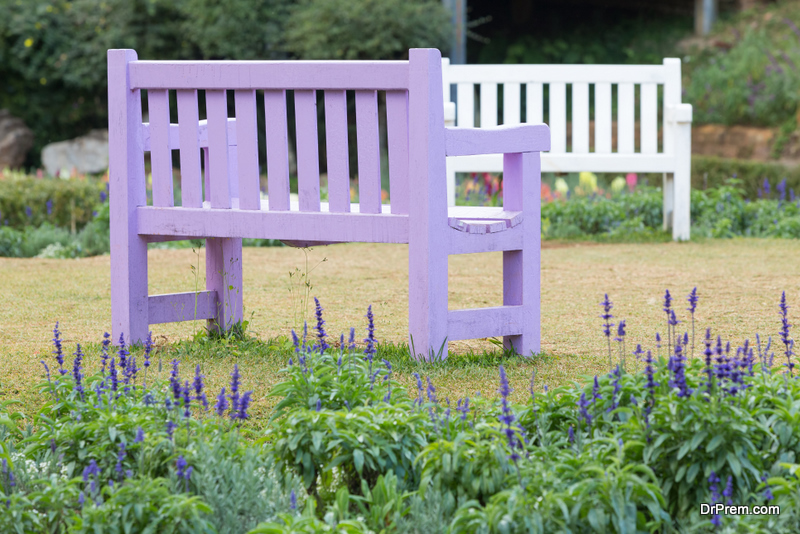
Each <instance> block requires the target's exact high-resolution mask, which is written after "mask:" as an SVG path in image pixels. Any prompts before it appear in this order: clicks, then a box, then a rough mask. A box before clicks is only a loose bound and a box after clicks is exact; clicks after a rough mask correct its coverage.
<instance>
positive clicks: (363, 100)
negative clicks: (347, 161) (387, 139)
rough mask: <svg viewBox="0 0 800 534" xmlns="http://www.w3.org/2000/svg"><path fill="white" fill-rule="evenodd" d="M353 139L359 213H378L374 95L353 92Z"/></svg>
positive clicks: (378, 178)
mask: <svg viewBox="0 0 800 534" xmlns="http://www.w3.org/2000/svg"><path fill="white" fill-rule="evenodd" d="M356 139H357V144H358V199H359V200H358V203H359V206H360V212H361V213H380V212H381V153H380V136H379V133H378V92H377V91H356Z"/></svg>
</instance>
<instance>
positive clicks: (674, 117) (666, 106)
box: [442, 58, 692, 240]
mask: <svg viewBox="0 0 800 534" xmlns="http://www.w3.org/2000/svg"><path fill="white" fill-rule="evenodd" d="M442 66H443V76H444V99H445V102H448V103H449V101H450V85H451V84H453V85H455V86H456V93H457V98H456V104H455V105H456V107H457V109H456V110H455V112H453V111H451V112H450V113H451V115H455V119H456V124H457V125H458V126H464V127H472V126H476V118H477V119H478V122H479V124H480V126H481V127H487V126H490V127H491V126H495V125H497V124H498V114H499V113H498V112H499V109H498V85H503V101H504V104H503V109H502V114H503V117H502V123H503V124H506V125H513V124H520V123H521V122H522V121H521V117H520V115H521V107H522V105H521V99H522V94H523V92H524V94H525V102H526V107H527V110H526V114H527V118H526V121H525V122H530V123H540V122H542V116H543V111H542V110H543V85H544V84H548V85H549V120H548V125H549V126H550V129H551V132H552V148H551V150H550V151H549V152H545V153H543V154H542V172H581V171H592V172H661V173H664V181H663V191H664V228H665V229H667V228H670V227H671V228H672V236H673V239H675V240H687V239H689V236H690V226H691V224H690V205H691V198H690V189H691V154H692V128H691V126H692V106H691V105H690V104H683V103H681V61H680V59H674V58H666V59H664V63H663V64H662V65H450V62H449V60H448V59H447V58H445V59H444V60H443V62H442ZM523 84H524V88H523V87H522V86H523ZM568 84H569V85H571V86H572V89H571V91H572V117H571V119H572V147H571V151H569V152H568V151H567V148H568V147H567V128H568V122H567V85H568ZM612 84H616V85H617V102H618V107H617V132H618V136H617V144H618V148H617V151H616V152H612V142H611V141H612V106H611V101H612ZM475 85H479V86H480V99H479V102H475V98H474V86H475ZM590 85H594V104H595V113H594V114H595V116H594V118H595V123H594V134H595V135H594V146H593V147H591V148H592V149H593V151H590V146H589V134H590V131H589V128H590V121H589V119H590V117H589V94H590V92H589V86H590ZM636 85H639V86H640V95H641V96H640V103H641V109H640V116H641V122H640V139H641V142H640V149H639V151H638V152H636V151H635V146H634V144H635V143H634V139H635V136H636V131H635V109H634V104H635V101H634V96H635V86H636ZM659 85H662V86H663V100H662V103H661V107H662V109H663V151H661V152H659V151H658V118H659V113H658V107H659V102H658V86H659ZM475 104H478V106H477V107H478V110H477V112H476V110H475V108H476V105H475ZM501 170H502V160H501V158H499V157H497V156H494V155H479V156H472V157H469V158H454V159H449V160H448V180H447V185H448V201H449V205H451V206H452V205H454V204H455V173H456V172H500V171H501ZM668 173H671V175H670V174H668Z"/></svg>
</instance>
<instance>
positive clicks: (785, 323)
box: [780, 291, 794, 375]
mask: <svg viewBox="0 0 800 534" xmlns="http://www.w3.org/2000/svg"><path fill="white" fill-rule="evenodd" d="M780 309H781V313H780V315H781V341H782V342H783V344H784V346H785V347H786V350H785V351H784V355H785V356H786V363H785V364H784V365H786V368H787V369H789V374H790V375H794V372H793V371H792V369H794V363H792V355H793V352H792V347H793V344H792V339H791V338H790V337H789V328H791V326H792V325H791V324H789V319H788V311H789V306H787V305H786V291H784V292H783V293H782V294H781V304H780Z"/></svg>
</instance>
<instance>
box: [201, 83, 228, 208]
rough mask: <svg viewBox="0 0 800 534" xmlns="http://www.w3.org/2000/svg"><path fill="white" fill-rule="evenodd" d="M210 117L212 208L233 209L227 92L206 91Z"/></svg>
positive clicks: (209, 142)
mask: <svg viewBox="0 0 800 534" xmlns="http://www.w3.org/2000/svg"><path fill="white" fill-rule="evenodd" d="M206 114H207V116H208V162H209V164H210V167H211V168H210V171H211V172H210V177H211V178H210V185H211V194H210V195H208V196H209V199H210V201H211V207H212V208H222V209H229V208H230V207H231V196H230V183H229V177H228V99H227V97H226V95H225V90H216V89H214V90H210V89H209V90H207V91H206Z"/></svg>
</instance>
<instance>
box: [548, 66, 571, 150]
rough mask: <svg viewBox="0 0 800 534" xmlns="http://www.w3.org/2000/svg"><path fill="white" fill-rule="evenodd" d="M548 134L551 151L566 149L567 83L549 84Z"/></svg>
mask: <svg viewBox="0 0 800 534" xmlns="http://www.w3.org/2000/svg"><path fill="white" fill-rule="evenodd" d="M548 118H549V121H548V122H549V124H550V135H551V149H550V151H551V152H566V151H567V84H565V83H564V82H555V83H551V84H550V116H549V117H548Z"/></svg>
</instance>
